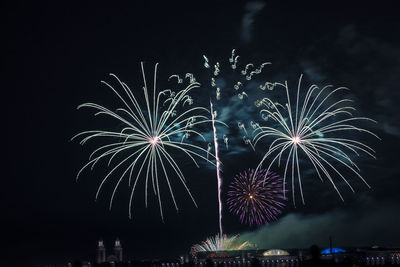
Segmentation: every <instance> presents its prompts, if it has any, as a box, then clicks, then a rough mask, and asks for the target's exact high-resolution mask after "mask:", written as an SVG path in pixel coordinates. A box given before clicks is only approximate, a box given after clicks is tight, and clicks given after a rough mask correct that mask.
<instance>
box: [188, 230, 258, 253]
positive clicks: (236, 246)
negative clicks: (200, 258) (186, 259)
mask: <svg viewBox="0 0 400 267" xmlns="http://www.w3.org/2000/svg"><path fill="white" fill-rule="evenodd" d="M238 237H239V235H234V236H231V237H227V236H226V235H222V236H221V235H219V234H217V235H215V236H212V237H208V238H207V239H206V240H205V241H203V242H201V244H196V245H193V246H192V248H191V249H190V253H191V254H192V255H193V256H195V255H196V254H197V253H198V252H217V251H229V250H245V249H250V248H253V247H255V245H253V244H251V243H250V242H248V241H245V242H241V241H239V239H238Z"/></svg>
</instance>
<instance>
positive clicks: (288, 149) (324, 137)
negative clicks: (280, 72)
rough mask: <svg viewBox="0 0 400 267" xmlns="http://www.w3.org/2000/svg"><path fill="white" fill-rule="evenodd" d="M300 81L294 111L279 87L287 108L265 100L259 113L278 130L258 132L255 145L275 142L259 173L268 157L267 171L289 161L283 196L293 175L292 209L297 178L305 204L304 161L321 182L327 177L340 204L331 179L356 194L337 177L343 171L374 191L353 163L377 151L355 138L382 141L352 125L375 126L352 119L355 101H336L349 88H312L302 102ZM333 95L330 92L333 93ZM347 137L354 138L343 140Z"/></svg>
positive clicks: (261, 163) (335, 187) (287, 94)
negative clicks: (302, 159) (358, 134)
mask: <svg viewBox="0 0 400 267" xmlns="http://www.w3.org/2000/svg"><path fill="white" fill-rule="evenodd" d="M301 79H302V76H300V78H299V82H298V87H297V95H296V102H295V106H292V104H291V100H290V94H289V87H288V85H287V82H285V83H284V84H282V83H275V86H278V87H283V88H284V90H285V92H286V99H287V103H286V104H285V105H280V104H278V103H277V102H273V101H272V100H271V99H269V98H264V99H263V100H262V105H263V109H262V110H261V111H260V113H261V116H262V118H263V119H264V120H268V119H270V120H269V121H271V120H272V121H273V122H275V123H277V124H278V126H277V127H269V126H263V127H258V128H257V129H256V130H255V135H254V139H253V141H254V144H257V143H259V142H260V140H262V139H264V138H271V139H270V140H272V142H271V144H270V146H269V147H268V149H267V151H266V152H265V154H264V156H263V158H262V160H261V162H260V163H259V165H258V168H257V169H259V168H261V166H262V165H263V163H264V162H265V161H266V159H267V158H269V157H273V158H272V161H271V162H270V164H269V166H268V168H267V170H268V171H269V169H270V168H271V166H272V165H273V164H274V163H275V162H277V163H278V165H280V161H281V159H282V158H284V159H286V164H285V169H284V176H283V178H284V183H283V187H284V188H283V189H284V190H283V192H285V184H286V177H287V175H288V172H290V173H291V187H292V194H293V202H294V204H295V188H294V187H295V180H296V178H297V183H298V185H299V191H300V195H301V199H302V202H303V204H304V203H305V202H304V196H303V189H302V181H301V175H300V163H299V157H300V156H305V159H307V160H308V161H309V162H311V164H312V166H313V168H314V169H315V170H316V172H317V174H318V177H319V178H320V179H321V180H323V177H326V178H327V179H328V180H329V181H330V183H331V184H332V185H333V187H334V189H335V190H336V192H337V193H338V194H339V196H340V198H341V199H342V200H343V197H342V194H341V193H340V191H339V189H338V188H337V186H336V184H335V182H334V180H333V174H335V175H338V176H339V177H340V179H342V180H343V181H344V182H345V183H346V184H347V185H348V186H349V187H350V189H351V190H352V191H353V192H354V189H353V187H352V186H351V185H350V183H349V181H348V180H347V179H346V178H345V177H344V175H343V174H342V173H341V172H340V171H339V168H340V167H344V168H347V169H348V170H350V171H351V172H353V173H355V175H356V176H358V177H359V178H360V179H361V180H362V181H363V182H364V183H365V184H366V185H367V186H368V187H370V186H369V185H368V183H367V182H366V181H365V179H364V178H363V177H362V176H361V175H360V169H359V168H358V166H357V165H356V164H355V163H354V161H353V160H352V159H351V155H352V154H355V155H357V156H358V155H359V152H363V153H366V154H367V155H369V156H371V157H373V158H375V156H374V153H375V151H374V150H373V149H372V148H371V147H369V146H367V145H366V144H364V143H363V142H360V141H357V140H356V139H355V135H354V133H353V134H352V133H351V132H354V131H355V132H363V133H367V134H369V135H372V136H375V137H377V138H378V139H379V137H378V136H376V135H375V134H374V133H372V132H371V131H368V130H366V129H364V128H360V127H357V126H355V125H354V124H355V123H357V122H360V121H370V122H375V121H374V120H372V119H369V118H366V117H353V115H352V112H353V111H354V110H355V108H354V107H351V106H350V105H349V103H350V102H351V101H352V100H350V99H341V100H339V101H332V96H333V95H335V94H337V92H339V91H342V90H348V88H345V87H338V88H336V89H332V88H333V87H332V86H331V85H328V86H325V87H323V88H322V89H320V88H319V87H318V86H316V85H312V86H310V87H309V88H308V90H307V93H306V94H305V97H304V98H303V97H300V86H301ZM329 89H332V90H331V91H329ZM375 123H376V122H375ZM339 133H340V134H339ZM343 134H350V135H349V136H348V137H346V138H344V137H342V135H343ZM273 155H275V156H273ZM290 165H291V166H290ZM268 171H267V172H268Z"/></svg>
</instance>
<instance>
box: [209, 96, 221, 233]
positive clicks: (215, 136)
mask: <svg viewBox="0 0 400 267" xmlns="http://www.w3.org/2000/svg"><path fill="white" fill-rule="evenodd" d="M210 110H211V119H212V127H213V133H214V148H215V160H216V165H217V182H218V218H219V234H220V236H222V235H223V230H222V200H221V190H222V177H221V162H220V160H219V156H218V137H217V129H216V128H215V113H214V110H213V104H212V102H211V100H210Z"/></svg>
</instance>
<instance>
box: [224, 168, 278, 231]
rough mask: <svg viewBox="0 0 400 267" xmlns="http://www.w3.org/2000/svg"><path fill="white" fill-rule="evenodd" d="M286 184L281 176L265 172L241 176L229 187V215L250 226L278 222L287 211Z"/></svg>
mask: <svg viewBox="0 0 400 267" xmlns="http://www.w3.org/2000/svg"><path fill="white" fill-rule="evenodd" d="M282 181H283V180H282V178H280V177H279V175H277V174H275V173H272V172H267V170H265V169H260V170H258V171H257V172H255V170H254V169H248V170H247V171H243V172H241V173H240V174H237V175H236V176H235V178H234V180H233V182H232V183H231V185H230V186H229V189H230V190H229V191H228V199H227V204H228V209H229V211H230V212H232V213H233V214H235V215H238V216H239V218H240V221H241V223H243V224H248V225H250V226H251V225H254V224H255V225H261V224H265V223H269V222H271V221H276V220H277V218H278V216H279V215H280V214H281V213H282V209H283V208H284V207H285V197H284V194H283V191H282V188H283V184H282Z"/></svg>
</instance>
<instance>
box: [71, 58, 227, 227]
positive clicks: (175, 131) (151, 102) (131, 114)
mask: <svg viewBox="0 0 400 267" xmlns="http://www.w3.org/2000/svg"><path fill="white" fill-rule="evenodd" d="M157 67H158V63H157V64H156V65H155V67H154V81H153V90H152V91H153V93H152V97H151V96H150V95H149V90H148V85H147V81H146V75H145V72H144V66H143V63H141V72H142V76H143V83H144V86H143V93H144V101H145V106H144V107H143V108H142V107H141V105H140V104H139V103H140V102H139V101H138V98H137V97H135V95H134V94H133V92H132V90H131V89H130V88H129V87H128V85H126V84H125V83H124V82H122V81H121V80H120V79H119V78H118V77H117V76H116V75H114V74H110V75H111V76H112V77H113V78H115V79H116V82H117V84H118V85H119V87H120V88H121V89H122V94H121V93H119V92H118V90H116V89H115V88H114V87H113V86H112V85H110V84H109V83H107V82H104V81H102V83H103V84H105V85H106V86H107V87H108V88H109V89H111V90H112V91H113V93H114V94H115V95H116V96H117V98H118V99H119V100H120V101H121V104H123V106H122V107H121V108H118V109H117V110H116V111H115V112H114V111H112V110H110V109H108V108H106V107H104V106H102V105H98V104H94V103H85V104H82V105H80V106H79V107H78V109H79V108H82V107H88V108H93V109H95V110H96V111H97V113H96V114H95V115H100V114H101V115H106V116H110V117H111V118H113V119H115V120H116V121H117V122H118V123H119V124H121V123H122V124H123V125H124V128H123V129H122V130H120V131H104V130H94V131H84V132H81V133H79V134H77V135H76V136H74V137H73V138H72V139H74V138H77V137H82V140H81V142H80V143H81V144H82V145H83V144H85V143H86V142H87V141H89V140H91V139H93V138H100V137H101V138H107V140H108V141H109V143H108V144H106V145H102V146H100V147H98V148H97V149H95V150H94V151H93V152H92V154H91V155H90V157H89V161H88V162H87V163H86V164H85V165H84V166H83V167H82V168H81V169H80V171H79V172H78V174H77V179H78V177H79V175H80V174H81V172H82V171H83V170H84V169H86V168H88V167H90V168H91V169H93V167H94V166H95V165H96V164H97V163H98V162H99V161H100V160H102V159H105V158H108V165H110V164H111V163H112V162H113V161H116V164H115V166H114V167H113V168H112V169H111V171H109V172H108V174H107V175H106V176H105V177H104V178H103V179H102V181H101V183H100V185H99V187H98V190H97V193H96V199H97V198H98V196H99V193H100V191H101V189H102V187H103V186H104V184H105V183H106V182H107V180H108V179H109V178H110V176H111V175H112V174H113V173H115V172H116V171H117V170H119V171H121V172H122V175H121V176H120V177H119V179H118V181H117V183H116V185H115V187H114V190H113V193H112V195H111V200H110V209H111V207H112V203H113V199H114V195H115V193H116V191H117V189H118V187H119V185H120V183H121V181H122V180H123V179H124V178H125V177H129V186H131V184H132V181H133V185H132V189H131V193H130V199H129V217H130V218H131V217H132V200H133V195H134V192H135V189H136V186H137V183H138V180H139V178H140V177H142V176H143V177H144V178H145V206H146V207H147V199H148V187H149V182H150V180H151V185H152V188H153V191H154V194H155V195H156V196H157V198H158V203H159V208H160V214H161V218H162V220H163V207H162V203H161V195H160V185H159V178H160V176H162V175H163V176H164V177H165V180H166V183H167V185H168V188H169V192H170V195H171V197H172V200H173V203H174V206H175V208H176V210H178V206H177V203H176V200H175V196H174V193H173V188H172V185H171V182H170V178H171V177H170V176H171V174H168V172H169V169H171V170H172V173H173V175H174V176H176V177H178V178H179V180H180V181H181V182H182V184H183V186H184V187H185V189H186V191H187V193H188V194H189V196H190V198H191V199H192V201H193V203H194V204H195V206H196V207H197V204H196V201H195V200H194V198H193V196H192V194H191V193H190V191H189V189H188V187H187V185H186V179H185V177H184V175H183V172H182V171H181V168H180V166H179V164H178V163H177V162H176V159H174V157H173V155H172V153H175V152H181V153H183V154H184V155H186V156H188V157H189V159H190V160H191V161H193V162H194V164H195V165H196V166H197V167H199V165H198V163H197V160H196V159H197V158H200V159H204V160H206V161H207V162H209V163H211V164H213V165H215V164H214V163H213V162H212V161H211V160H209V159H208V158H206V157H204V156H203V155H202V154H201V153H203V152H204V153H209V152H208V151H207V150H205V149H203V148H202V147H200V146H198V145H196V144H192V143H188V142H187V140H188V137H189V136H190V135H194V136H199V137H201V138H202V139H203V140H204V141H205V138H204V136H203V135H202V134H201V133H200V132H199V131H197V130H195V128H196V126H199V125H204V124H209V125H211V120H210V119H209V117H208V115H209V114H210V111H209V110H208V109H206V108H204V107H199V106H193V107H189V106H191V105H192V104H193V98H192V97H191V96H189V94H188V93H189V92H190V91H191V90H192V89H194V88H197V87H199V85H200V84H199V83H197V82H195V81H191V83H190V84H189V85H188V86H186V87H185V88H184V89H182V90H180V91H177V92H175V91H172V90H170V89H167V90H163V91H160V92H158V93H157V89H156V77H157ZM160 104H162V105H160ZM217 122H219V121H217ZM117 158H118V159H117ZM117 160H118V161H117ZM135 167H136V168H135ZM137 169H138V170H137ZM136 171H137V172H136ZM159 172H160V174H159Z"/></svg>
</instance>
